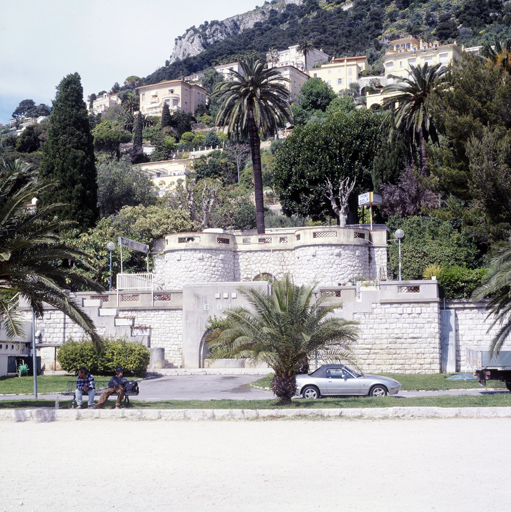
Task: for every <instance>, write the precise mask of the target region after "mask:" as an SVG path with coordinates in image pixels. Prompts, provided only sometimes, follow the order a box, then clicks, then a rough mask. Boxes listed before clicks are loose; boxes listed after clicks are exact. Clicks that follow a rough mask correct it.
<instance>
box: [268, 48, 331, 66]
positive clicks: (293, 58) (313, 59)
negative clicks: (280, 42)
mask: <svg viewBox="0 0 511 512" xmlns="http://www.w3.org/2000/svg"><path fill="white" fill-rule="evenodd" d="M267 59H268V67H269V68H276V67H280V66H294V67H295V68H298V69H300V70H302V71H306V70H307V69H310V68H312V67H314V66H315V65H316V64H320V63H323V62H328V60H329V56H328V55H327V54H326V53H325V52H324V51H323V50H318V49H317V48H314V49H312V50H311V51H310V52H308V53H307V65H306V64H305V57H304V55H303V53H302V52H301V51H300V50H299V49H298V45H297V44H295V45H294V46H290V47H289V48H288V49H287V50H282V51H280V52H278V54H275V59H273V56H272V55H271V54H268V55H267Z"/></svg>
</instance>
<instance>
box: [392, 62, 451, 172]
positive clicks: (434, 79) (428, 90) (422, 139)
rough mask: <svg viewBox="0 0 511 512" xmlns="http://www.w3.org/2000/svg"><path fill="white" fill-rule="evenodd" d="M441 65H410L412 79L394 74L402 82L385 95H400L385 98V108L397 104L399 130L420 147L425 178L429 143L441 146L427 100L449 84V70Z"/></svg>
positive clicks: (420, 165)
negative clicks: (447, 80)
mask: <svg viewBox="0 0 511 512" xmlns="http://www.w3.org/2000/svg"><path fill="white" fill-rule="evenodd" d="M441 66H442V65H441V64H436V65H435V66H432V67H429V66H428V64H427V63H425V64H424V65H423V66H421V65H419V66H413V65H410V71H409V77H408V78H402V77H399V76H395V75H390V78H394V79H396V80H398V82H397V83H393V84H390V85H387V86H385V87H384V88H383V94H388V93H397V94H393V95H392V96H391V97H389V98H385V100H384V101H383V106H384V107H388V106H391V107H393V106H394V104H396V103H397V107H396V108H395V110H396V117H395V123H396V128H397V129H398V130H402V131H405V132H407V133H408V134H409V135H410V137H411V140H414V141H415V144H416V145H417V146H418V147H419V169H420V172H421V174H422V175H427V174H428V172H427V166H426V159H427V156H426V145H425V143H426V142H428V141H429V139H431V141H432V142H433V143H434V144H438V133H437V130H436V127H435V125H434V123H433V120H432V118H431V116H430V114H429V112H428V108H427V103H426V100H427V99H428V97H429V96H430V95H431V94H432V93H433V91H436V90H439V89H440V88H441V87H442V86H443V85H444V83H445V72H446V68H445V67H441Z"/></svg>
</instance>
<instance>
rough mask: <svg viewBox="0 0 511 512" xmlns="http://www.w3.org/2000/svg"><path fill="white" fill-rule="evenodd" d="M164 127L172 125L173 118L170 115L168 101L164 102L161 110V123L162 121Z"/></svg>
mask: <svg viewBox="0 0 511 512" xmlns="http://www.w3.org/2000/svg"><path fill="white" fill-rule="evenodd" d="M160 125H161V127H162V129H163V128H166V127H167V126H168V127H170V126H172V118H171V117H170V109H169V106H168V105H167V103H164V104H163V109H162V111H161V123H160Z"/></svg>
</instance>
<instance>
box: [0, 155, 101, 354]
mask: <svg viewBox="0 0 511 512" xmlns="http://www.w3.org/2000/svg"><path fill="white" fill-rule="evenodd" d="M35 178H36V176H35V174H34V173H33V172H32V171H31V169H30V166H29V165H27V164H23V163H21V161H20V160H17V161H16V162H6V161H1V162H0V247H1V249H0V324H1V325H3V326H4V327H5V328H6V332H7V333H8V334H9V336H10V337H13V336H17V335H20V334H21V331H20V328H19V323H18V321H17V318H16V315H15V314H13V312H12V304H11V303H10V300H11V299H12V298H13V297H14V296H15V295H16V294H17V293H19V294H20V295H22V296H24V297H26V298H27V299H28V301H29V302H30V305H31V307H32V308H33V310H34V312H35V314H36V316H37V317H39V318H41V317H42V314H43V303H46V304H49V305H50V306H53V307H55V308H57V309H58V310H59V311H62V312H63V313H64V314H66V315H67V316H69V318H71V319H72V320H73V321H74V322H76V323H77V324H78V325H80V326H81V327H82V328H83V329H84V330H85V331H86V332H87V333H88V334H89V335H90V336H91V338H92V341H93V342H94V344H95V345H96V346H97V347H100V346H101V345H102V342H101V339H100V337H99V336H98V334H97V333H96V330H95V327H94V324H93V322H92V320H91V319H90V318H89V317H88V316H87V315H86V314H85V313H84V312H83V311H82V310H81V308H80V306H79V305H78V304H77V303H76V302H75V301H74V299H72V298H71V297H70V296H69V295H67V294H66V292H65V291H64V289H66V288H69V287H74V288H76V287H80V286H86V287H87V289H89V290H95V291H101V287H100V286H98V285H97V284H96V283H95V282H94V281H91V280H90V279H87V278H85V277H82V276H80V275H78V274H77V273H76V272H75V270H74V269H66V268H63V267H62V266H60V265H59V262H60V261H62V260H63V259H69V260H73V261H79V262H82V263H83V264H84V265H85V266H88V264H87V263H86V262H85V259H86V257H87V255H86V254H85V253H83V252H81V251H78V250H75V249H72V248H71V247H70V246H69V245H67V244H66V243H64V242H63V241H62V240H61V238H60V237H59V236H58V235H57V234H56V232H57V231H58V230H59V228H60V222H59V221H49V220H47V219H48V218H49V217H51V216H53V215H54V214H55V213H56V211H57V210H58V209H59V208H60V207H61V205H57V204H55V203H47V204H46V205H44V206H43V207H39V203H38V205H37V208H36V210H35V211H34V212H28V211H27V208H26V205H27V204H30V203H31V201H32V199H33V198H34V197H39V196H41V195H42V194H43V193H46V192H53V191H54V190H55V187H56V184H55V183H54V182H51V181H48V180H38V181H36V179H35Z"/></svg>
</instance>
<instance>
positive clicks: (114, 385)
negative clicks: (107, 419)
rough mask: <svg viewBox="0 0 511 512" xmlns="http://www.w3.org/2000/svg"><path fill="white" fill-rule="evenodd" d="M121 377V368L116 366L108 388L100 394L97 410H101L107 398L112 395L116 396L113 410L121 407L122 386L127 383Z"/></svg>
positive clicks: (126, 380)
mask: <svg viewBox="0 0 511 512" xmlns="http://www.w3.org/2000/svg"><path fill="white" fill-rule="evenodd" d="M122 375H123V369H122V366H118V367H117V368H116V369H115V377H112V378H111V379H110V382H109V383H108V387H107V388H106V389H105V391H103V393H102V394H101V397H100V398H99V401H98V403H97V405H96V407H97V408H99V409H103V405H105V402H106V401H107V400H108V397H109V396H110V395H113V394H114V393H116V394H117V402H115V408H116V409H118V408H119V407H120V406H121V401H122V399H123V398H124V384H126V382H128V379H126V378H125V377H123V376H122Z"/></svg>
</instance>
